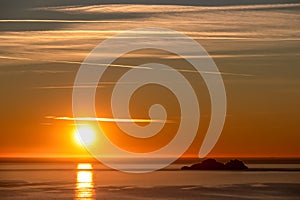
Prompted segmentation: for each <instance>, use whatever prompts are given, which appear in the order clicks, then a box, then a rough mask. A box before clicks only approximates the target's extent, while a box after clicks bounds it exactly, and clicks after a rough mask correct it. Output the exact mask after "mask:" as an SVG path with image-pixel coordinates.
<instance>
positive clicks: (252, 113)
mask: <svg viewBox="0 0 300 200" xmlns="http://www.w3.org/2000/svg"><path fill="white" fill-rule="evenodd" d="M108 6H109V5H108ZM252 6H254V5H252ZM293 6H294V7H295V8H294V9H295V10H293V9H280V6H279V7H278V9H277V10H273V9H271V8H269V7H268V6H265V7H264V9H261V10H260V9H259V8H257V9H251V8H250V7H247V6H244V7H241V8H239V9H234V8H227V9H228V10H227V11H226V12H221V11H218V9H215V10H210V11H207V10H205V9H208V8H205V7H197V6H188V7H186V6H175V5H174V6H165V7H164V6H158V8H156V9H162V10H164V12H163V13H160V12H158V11H157V12H150V11H151V10H152V9H153V8H151V7H149V6H146V5H140V6H139V7H136V8H135V7H130V9H129V8H128V7H126V5H118V6H111V7H110V9H108V10H107V9H106V10H103V8H102V7H101V8H100V7H99V8H97V9H90V8H84V7H83V8H78V9H77V10H75V11H74V10H72V9H66V10H65V9H64V8H57V9H54V10H53V8H47V9H49V10H47V9H46V8H45V13H44V15H45V17H43V16H41V15H40V14H39V15H37V16H35V15H34V14H35V13H34V12H33V11H32V12H33V13H31V14H32V17H33V18H34V19H36V20H37V21H38V22H39V23H36V21H30V22H28V21H20V20H19V21H17V22H18V23H16V21H13V20H12V21H1V20H0V29H1V32H0V38H1V43H0V49H1V52H0V91H1V98H0V137H1V140H0V157H23V156H24V157H32V156H35V157H44V156H46V157H47V156H51V157H53V156H54V157H64V156H66V157H68V156H82V155H84V156H86V155H88V153H87V152H86V151H85V150H84V148H83V147H82V146H80V145H79V144H78V143H76V141H75V140H74V122H73V121H71V120H64V119H63V118H55V117H69V118H72V117H73V114H72V85H73V82H74V79H75V76H76V72H77V70H78V68H79V66H80V63H81V62H82V61H83V59H84V58H85V57H86V56H87V55H88V53H89V52H90V51H91V50H92V49H93V48H94V47H95V46H96V45H97V44H98V43H99V42H101V41H103V40H104V39H105V38H108V37H109V36H111V35H114V34H116V33H118V32H120V31H122V30H128V29H132V28H138V27H145V26H157V27H165V28H171V29H174V30H177V31H180V32H183V33H185V34H187V35H189V36H190V37H192V38H193V39H195V40H196V41H197V42H199V43H200V44H201V45H202V46H203V47H205V48H206V50H207V51H208V53H209V54H210V55H212V57H213V59H214V61H215V63H216V64H217V66H218V67H219V70H220V71H221V72H223V74H222V77H223V80H224V84H225V88H226V93H227V101H228V102H227V103H228V104H227V106H228V110H227V116H226V122H225V126H224V129H223V132H222V134H221V136H220V138H219V141H218V142H217V144H216V146H215V147H214V149H213V150H212V151H211V153H210V154H209V156H210V157H299V156H300V148H299V144H298V143H299V141H300V134H299V133H300V130H299V117H300V116H299V106H300V104H299V102H300V91H299V89H300V78H299V74H300V73H299V72H300V71H299V67H298V65H299V48H298V47H299V36H298V35H297V34H295V33H296V32H297V31H299V30H298V29H297V27H299V26H297V20H294V19H296V18H299V14H297V9H298V5H291V7H293ZM51 9H52V10H51ZM210 9H212V8H210ZM222 9H225V8H222ZM175 10H176V11H177V15H173V14H172V12H174V11H175ZM52 12H56V13H57V14H59V15H57V16H55V15H54V16H52V15H51V13H52ZM110 12H112V13H115V12H118V13H119V15H114V16H115V17H113V18H109V17H110V16H111V13H110ZM70 13H71V14H73V15H72V17H73V18H72V19H70V20H71V21H72V20H77V21H76V22H74V21H73V22H70V21H68V20H62V19H65V18H66V17H65V16H70V15H69V14H70ZM84 16H88V19H89V20H93V21H86V20H84ZM39 17H40V18H39ZM59 17H61V18H59ZM11 18H12V19H14V17H11ZM45 18H47V19H53V20H56V21H39V20H40V19H45ZM24 19H25V18H24ZM83 22H85V23H83ZM175 22H176V23H175ZM28 30H29V31H28ZM147 62H160V63H165V64H168V65H170V66H172V67H174V68H184V69H190V66H188V64H187V63H185V62H184V61H181V60H180V59H179V57H176V55H172V54H169V53H167V52H162V51H137V52H132V53H130V54H127V55H125V56H124V57H122V58H119V59H117V60H116V61H115V62H114V63H113V64H115V66H112V67H111V68H110V69H109V70H108V71H107V72H106V75H107V76H106V78H104V79H103V80H101V81H102V83H104V84H103V87H99V88H98V89H97V96H96V98H98V99H101V101H102V100H103V101H105V102H106V103H103V104H100V103H99V104H97V105H96V109H97V115H98V116H97V117H102V118H112V116H111V110H110V101H109V100H108V99H109V97H110V95H109V94H110V92H111V90H112V89H113V83H114V82H115V81H117V78H118V77H119V76H120V75H121V74H122V73H124V72H126V70H129V69H130V68H122V66H124V65H126V66H132V65H138V64H143V63H147ZM182 74H183V75H184V76H185V77H187V78H188V79H189V80H190V81H191V83H192V84H194V85H197V86H195V87H196V88H197V89H199V90H198V91H201V92H198V93H197V97H198V99H199V102H200V109H201V123H200V124H199V130H198V135H197V137H196V138H195V140H194V142H193V144H192V145H191V147H190V148H189V149H188V151H187V152H186V154H185V155H186V156H196V155H197V154H198V151H199V148H200V146H201V144H202V140H203V136H204V135H205V132H206V130H207V127H208V123H209V117H210V109H209V107H210V101H209V97H208V94H207V89H206V87H205V84H204V83H203V80H202V79H201V78H200V77H197V76H196V75H195V73H188V72H183V73H182ZM143 90H144V92H143ZM100 93H101V95H103V94H104V97H103V96H100ZM157 94H160V95H157ZM147 95H148V96H147ZM107 98H108V99H107ZM134 98H135V99H136V100H134V103H132V104H131V108H130V109H131V110H132V113H131V114H132V116H134V118H136V119H147V118H148V112H147V111H148V110H147V109H146V108H149V106H150V105H151V104H154V103H157V102H159V103H161V104H163V105H165V106H166V108H167V109H166V110H167V111H168V119H170V120H174V123H167V124H166V125H165V127H164V129H163V130H162V131H161V133H159V134H158V135H157V136H155V137H152V138H150V139H147V140H141V139H134V138H130V137H128V136H126V135H125V134H124V133H122V132H120V130H119V129H118V128H117V127H116V124H115V123H114V122H111V121H110V122H100V123H101V125H102V126H103V129H104V130H105V131H106V133H107V135H108V137H109V138H110V139H111V140H112V141H113V142H114V143H115V144H118V145H120V146H122V147H123V148H125V149H127V150H130V151H134V152H147V151H151V150H154V149H157V148H160V147H162V146H164V145H165V144H166V143H168V141H170V140H171V139H172V137H173V136H174V135H173V134H174V130H176V129H177V127H178V118H179V116H180V113H179V111H178V102H177V101H176V100H175V99H174V95H172V93H170V92H168V91H167V90H165V89H164V88H159V87H157V86H149V87H148V88H144V89H142V90H141V91H139V92H137V93H136V94H135V97H134ZM49 116H53V117H49ZM125 123H126V122H125Z"/></svg>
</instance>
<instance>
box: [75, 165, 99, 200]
mask: <svg viewBox="0 0 300 200" xmlns="http://www.w3.org/2000/svg"><path fill="white" fill-rule="evenodd" d="M92 169H93V167H92V165H91V164H88V163H80V164H78V165H77V182H76V192H75V199H76V200H95V189H94V181H93V172H92Z"/></svg>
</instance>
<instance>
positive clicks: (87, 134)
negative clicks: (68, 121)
mask: <svg viewBox="0 0 300 200" xmlns="http://www.w3.org/2000/svg"><path fill="white" fill-rule="evenodd" d="M74 139H75V141H76V143H77V144H80V145H91V144H93V143H94V142H95V140H96V133H95V131H94V129H93V128H92V127H91V126H88V125H81V126H79V128H77V129H75V132H74Z"/></svg>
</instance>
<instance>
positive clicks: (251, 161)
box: [0, 157, 300, 164]
mask: <svg viewBox="0 0 300 200" xmlns="http://www.w3.org/2000/svg"><path fill="white" fill-rule="evenodd" d="M216 159H217V160H218V161H221V162H225V161H228V160H231V159H239V160H242V161H243V162H244V163H246V164H300V158H270V157H266V158H263V157H260V158H255V157H253V158H249V157H248V158H243V157H240V158H231V157H224V158H216ZM116 160H117V159H116ZM203 160H204V159H199V158H180V159H178V160H177V161H175V162H174V163H173V164H194V163H197V162H201V161H203ZM78 162H89V163H98V162H99V161H98V160H96V159H94V158H80V157H74V158H73V157H61V158H54V157H53V158H51V157H49V158H46V157H44V158H43V157H39V158H32V157H14V158H10V157H0V164H1V163H78Z"/></svg>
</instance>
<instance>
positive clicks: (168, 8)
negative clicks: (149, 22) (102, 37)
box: [38, 3, 300, 13]
mask: <svg viewBox="0 0 300 200" xmlns="http://www.w3.org/2000/svg"><path fill="white" fill-rule="evenodd" d="M299 6H300V4H298V3H294V4H262V5H234V6H182V5H142V4H140V5H139V4H136V5H129V4H123V5H122V4H119V5H113V4H112V5H92V6H60V7H46V8H38V9H40V10H51V11H59V12H72V13H174V12H176V13H178V12H195V11H232V10H253V9H255V10H258V9H276V8H290V7H299Z"/></svg>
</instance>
